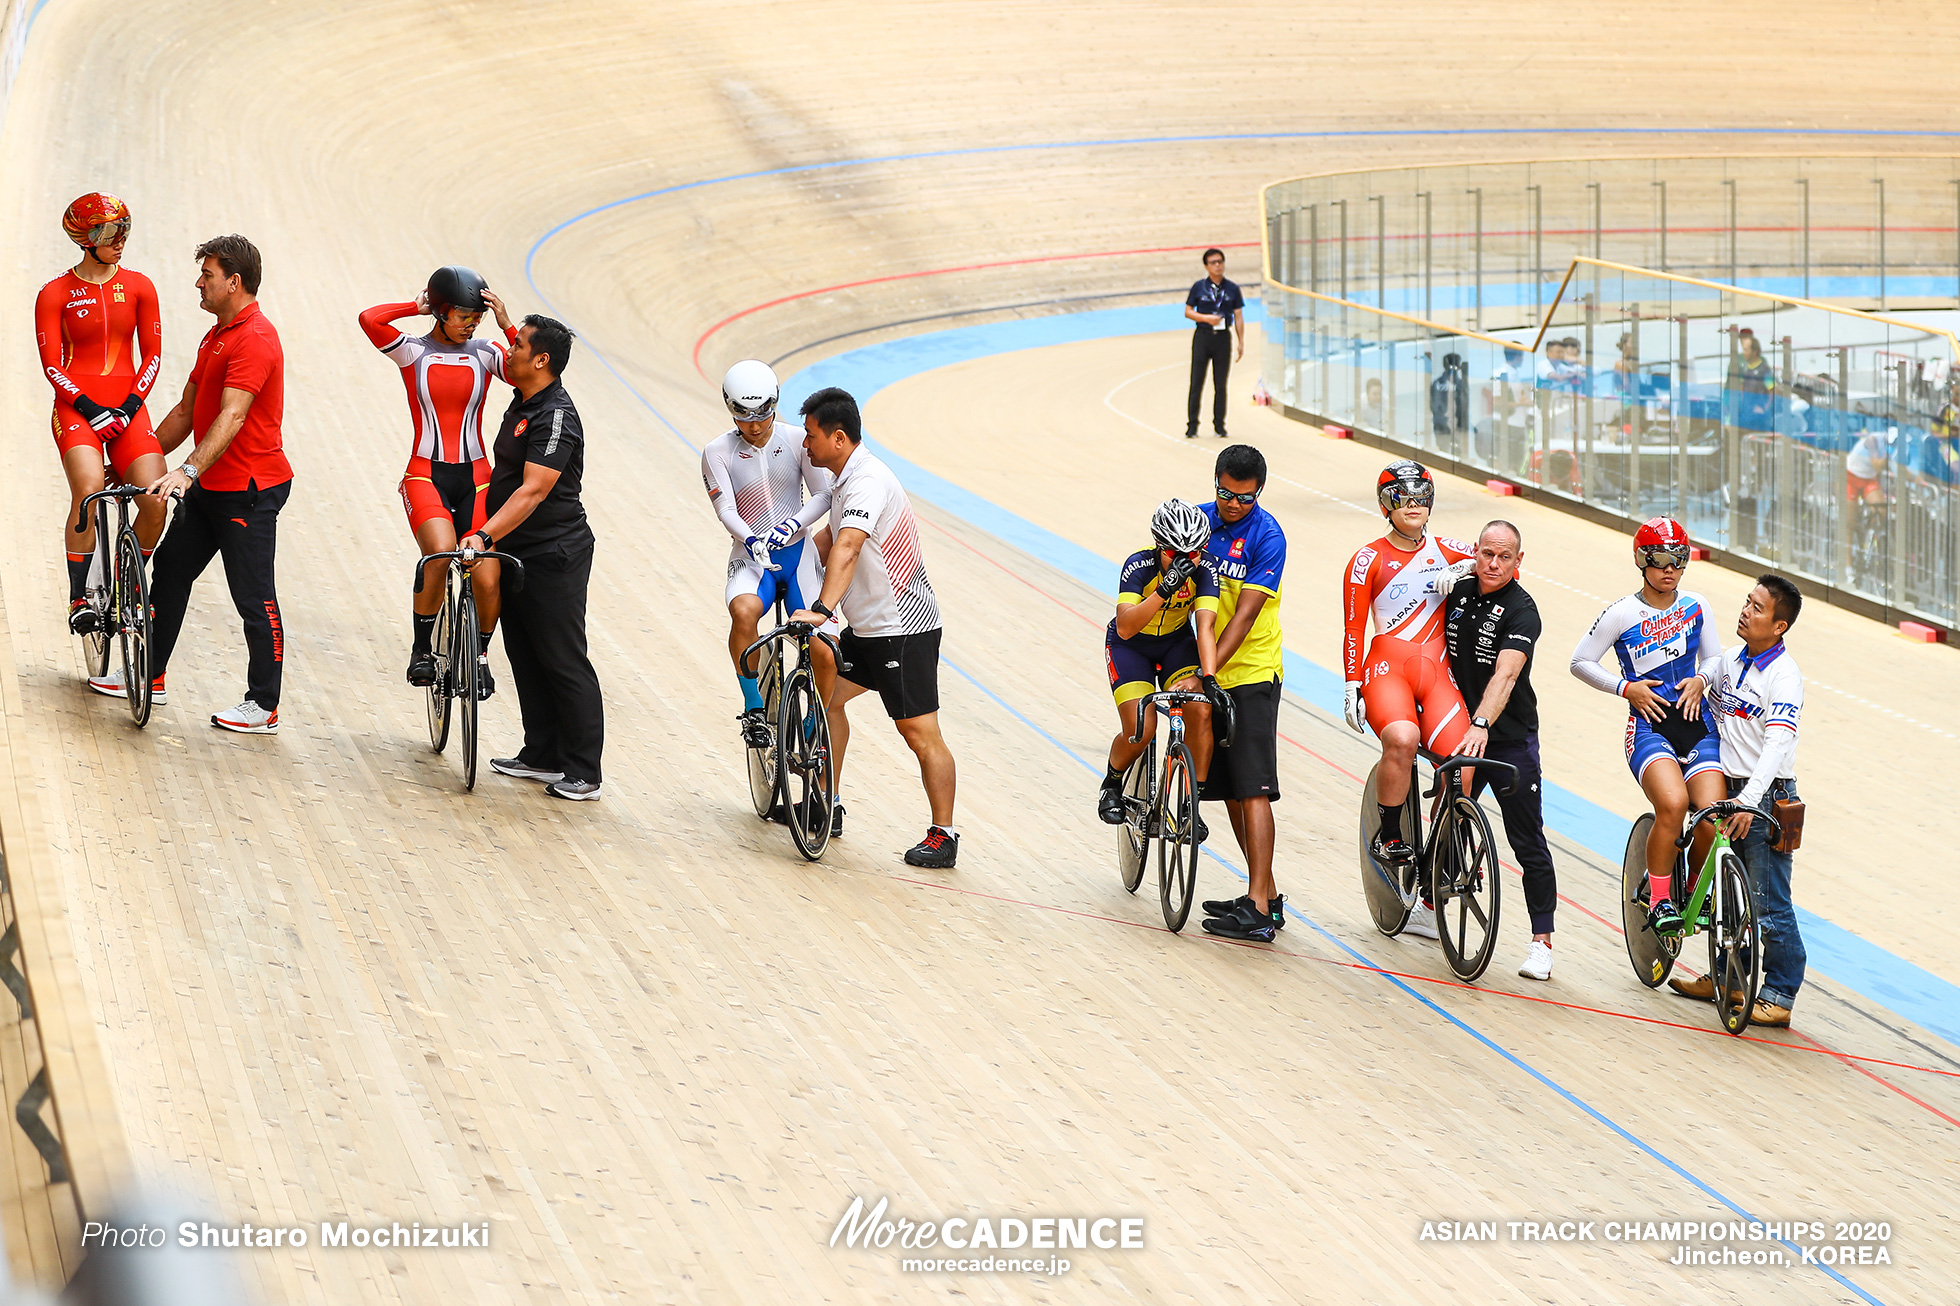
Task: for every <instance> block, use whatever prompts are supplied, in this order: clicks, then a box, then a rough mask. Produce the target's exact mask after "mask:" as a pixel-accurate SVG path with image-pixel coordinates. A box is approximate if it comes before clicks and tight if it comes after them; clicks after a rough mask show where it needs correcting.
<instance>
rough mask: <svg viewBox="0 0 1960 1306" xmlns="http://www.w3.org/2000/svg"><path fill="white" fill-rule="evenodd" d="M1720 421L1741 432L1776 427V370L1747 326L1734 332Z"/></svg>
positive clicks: (1768, 429)
mask: <svg viewBox="0 0 1960 1306" xmlns="http://www.w3.org/2000/svg"><path fill="white" fill-rule="evenodd" d="M1722 420H1723V421H1725V422H1727V423H1728V424H1729V425H1730V426H1738V427H1741V428H1742V429H1743V430H1745V431H1773V430H1775V429H1776V370H1775V369H1774V368H1772V367H1771V366H1770V365H1769V360H1768V359H1767V358H1764V357H1763V346H1762V344H1761V342H1760V341H1758V340H1757V339H1756V333H1755V332H1754V331H1751V330H1750V329H1749V328H1748V327H1743V328H1742V329H1741V330H1740V331H1738V332H1736V351H1735V353H1734V355H1733V356H1732V357H1731V358H1730V361H1729V375H1728V380H1727V381H1726V382H1725V383H1724V384H1723V386H1722Z"/></svg>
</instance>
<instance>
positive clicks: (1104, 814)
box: [1096, 785, 1124, 825]
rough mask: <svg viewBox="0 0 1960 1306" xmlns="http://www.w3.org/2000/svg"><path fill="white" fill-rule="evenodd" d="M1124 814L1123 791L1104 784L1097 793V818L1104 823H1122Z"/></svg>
mask: <svg viewBox="0 0 1960 1306" xmlns="http://www.w3.org/2000/svg"><path fill="white" fill-rule="evenodd" d="M1123 816H1124V812H1123V791H1122V790H1121V789H1112V788H1110V787H1109V786H1108V785H1104V786H1103V788H1102V791H1101V792H1100V793H1098V794H1097V795H1096V819H1097V820H1099V821H1101V822H1102V823H1103V824H1104V825H1121V824H1123Z"/></svg>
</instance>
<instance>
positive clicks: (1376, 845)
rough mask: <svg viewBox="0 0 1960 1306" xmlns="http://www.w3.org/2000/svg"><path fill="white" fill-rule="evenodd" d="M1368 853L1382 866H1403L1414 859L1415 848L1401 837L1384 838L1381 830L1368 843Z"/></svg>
mask: <svg viewBox="0 0 1960 1306" xmlns="http://www.w3.org/2000/svg"><path fill="white" fill-rule="evenodd" d="M1368 855H1369V856H1370V857H1373V858H1374V859H1375V860H1376V861H1378V862H1380V863H1382V865H1384V866H1405V865H1407V864H1408V863H1410V862H1412V861H1414V860H1415V859H1416V850H1415V849H1413V848H1411V847H1409V845H1408V843H1407V842H1406V841H1404V840H1402V839H1384V838H1382V836H1381V831H1379V830H1377V831H1375V837H1374V839H1373V840H1372V841H1370V842H1369V844H1368Z"/></svg>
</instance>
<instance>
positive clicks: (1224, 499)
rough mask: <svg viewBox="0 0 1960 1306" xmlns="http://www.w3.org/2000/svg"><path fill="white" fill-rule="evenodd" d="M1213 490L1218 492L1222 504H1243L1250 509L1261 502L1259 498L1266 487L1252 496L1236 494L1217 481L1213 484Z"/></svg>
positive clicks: (1254, 492)
mask: <svg viewBox="0 0 1960 1306" xmlns="http://www.w3.org/2000/svg"><path fill="white" fill-rule="evenodd" d="M1212 488H1213V489H1215V490H1217V491H1218V501H1219V502H1220V503H1243V504H1245V505H1247V506H1248V507H1249V506H1251V505H1252V504H1255V503H1257V502H1259V496H1260V495H1261V494H1262V493H1264V492H1265V487H1263V486H1261V487H1260V488H1259V489H1257V490H1254V491H1253V492H1252V493H1251V494H1234V493H1232V492H1231V491H1230V490H1228V489H1226V488H1225V487H1224V486H1222V485H1220V484H1218V483H1217V482H1216V481H1214V482H1212Z"/></svg>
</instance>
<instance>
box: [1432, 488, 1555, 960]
mask: <svg viewBox="0 0 1960 1306" xmlns="http://www.w3.org/2000/svg"><path fill="white" fill-rule="evenodd" d="M1523 561H1524V536H1523V534H1522V533H1521V532H1519V530H1518V528H1517V527H1515V526H1513V525H1512V524H1511V523H1510V522H1507V521H1494V522H1492V523H1491V524H1490V525H1488V526H1486V527H1484V530H1483V534H1481V535H1479V536H1478V537H1477V569H1476V572H1475V573H1474V574H1472V575H1469V576H1465V577H1464V578H1463V579H1462V580H1460V581H1458V582H1457V583H1456V585H1455V587H1454V588H1453V589H1451V590H1450V597H1449V604H1448V609H1447V612H1448V615H1447V616H1446V617H1445V618H1444V626H1443V630H1444V636H1445V638H1446V639H1447V640H1448V641H1449V650H1450V671H1451V673H1452V674H1453V675H1455V677H1456V684H1457V688H1458V689H1461V690H1462V691H1463V702H1464V704H1465V706H1467V707H1469V708H1470V711H1471V713H1472V715H1471V719H1470V732H1469V733H1468V734H1467V735H1465V736H1464V737H1463V743H1462V745H1461V746H1460V748H1459V750H1458V751H1460V752H1464V753H1468V754H1471V755H1472V756H1475V757H1488V758H1491V759H1492V760H1494V761H1498V762H1508V763H1510V764H1511V765H1512V766H1515V767H1516V768H1518V785H1517V788H1516V789H1515V790H1514V791H1513V792H1512V793H1511V795H1510V796H1509V797H1503V796H1499V798H1498V800H1497V805H1498V807H1499V808H1500V809H1501V810H1502V811H1503V813H1504V833H1505V835H1506V837H1508V838H1509V839H1510V841H1511V851H1512V852H1513V853H1515V854H1516V855H1517V859H1518V869H1519V870H1520V871H1522V872H1524V904H1525V908H1526V909H1527V910H1528V911H1530V913H1531V947H1530V949H1529V950H1528V951H1527V952H1526V954H1525V959H1524V963H1523V964H1522V965H1521V966H1519V967H1518V974H1520V975H1522V976H1524V977H1525V978H1526V979H1537V980H1543V979H1550V978H1551V977H1552V913H1553V912H1554V911H1555V910H1556V909H1557V907H1558V877H1557V875H1556V874H1555V872H1554V871H1553V870H1552V850H1551V849H1550V848H1549V847H1547V846H1546V844H1545V811H1544V795H1543V793H1542V792H1540V791H1541V790H1542V788H1543V784H1542V776H1541V774H1540V770H1539V766H1538V696H1537V695H1536V694H1535V693H1533V692H1532V689H1531V654H1532V650H1533V649H1534V648H1535V647H1536V646H1537V643H1538V636H1539V634H1540V633H1541V631H1542V629H1543V626H1542V623H1541V622H1540V621H1539V618H1538V605H1537V604H1536V603H1534V602H1532V600H1531V595H1529V594H1527V593H1525V591H1524V586H1522V585H1520V584H1518V565H1519V564H1520V563H1522V562H1523ZM1489 783H1490V777H1489V775H1488V773H1487V772H1485V771H1478V772H1477V777H1476V781H1475V786H1476V790H1477V792H1479V793H1481V792H1482V791H1483V789H1484V787H1485V786H1486V785H1488V784H1489Z"/></svg>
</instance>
